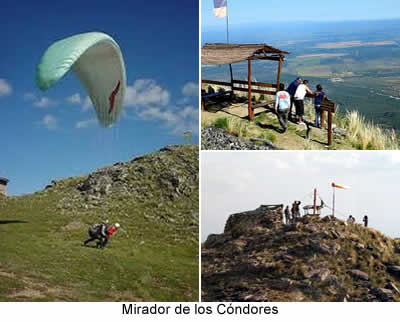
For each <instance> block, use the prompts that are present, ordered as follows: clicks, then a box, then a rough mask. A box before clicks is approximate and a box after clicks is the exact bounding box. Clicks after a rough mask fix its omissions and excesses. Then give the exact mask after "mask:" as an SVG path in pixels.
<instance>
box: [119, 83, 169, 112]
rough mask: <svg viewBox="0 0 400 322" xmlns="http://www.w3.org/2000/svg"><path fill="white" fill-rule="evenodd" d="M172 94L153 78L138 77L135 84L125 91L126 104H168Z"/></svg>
mask: <svg viewBox="0 0 400 322" xmlns="http://www.w3.org/2000/svg"><path fill="white" fill-rule="evenodd" d="M169 100H170V94H169V92H168V91H167V90H165V89H163V88H162V87H161V86H160V85H158V84H157V83H156V82H155V81H154V80H152V79H138V80H136V81H135V84H133V86H128V87H127V88H126V92H125V101H124V103H125V105H126V106H138V105H149V104H153V105H163V106H165V105H167V104H168V103H169Z"/></svg>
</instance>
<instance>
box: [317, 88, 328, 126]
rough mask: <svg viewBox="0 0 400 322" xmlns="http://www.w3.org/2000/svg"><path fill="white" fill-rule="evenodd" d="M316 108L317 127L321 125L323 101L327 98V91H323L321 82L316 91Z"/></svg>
mask: <svg viewBox="0 0 400 322" xmlns="http://www.w3.org/2000/svg"><path fill="white" fill-rule="evenodd" d="M314 96H315V100H314V108H315V127H320V124H319V119H320V115H321V102H322V100H323V99H325V97H326V95H325V92H323V91H322V86H321V85H320V84H318V85H317V91H316V92H315V93H314Z"/></svg>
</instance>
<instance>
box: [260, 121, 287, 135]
mask: <svg viewBox="0 0 400 322" xmlns="http://www.w3.org/2000/svg"><path fill="white" fill-rule="evenodd" d="M256 125H258V126H259V127H261V128H262V129H269V130H274V131H275V132H278V133H283V130H282V129H281V128H280V127H277V126H275V125H272V124H263V123H260V122H258V123H256Z"/></svg>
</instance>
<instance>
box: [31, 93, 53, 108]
mask: <svg viewBox="0 0 400 322" xmlns="http://www.w3.org/2000/svg"><path fill="white" fill-rule="evenodd" d="M33 105H35V106H37V107H40V108H47V107H50V106H55V105H57V102H56V101H54V100H52V99H51V98H48V97H45V96H43V97H41V98H40V99H39V100H36V101H35V102H34V103H33Z"/></svg>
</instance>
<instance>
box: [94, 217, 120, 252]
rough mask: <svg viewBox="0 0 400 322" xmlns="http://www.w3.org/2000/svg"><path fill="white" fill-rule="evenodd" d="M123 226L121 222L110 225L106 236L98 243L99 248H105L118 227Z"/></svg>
mask: <svg viewBox="0 0 400 322" xmlns="http://www.w3.org/2000/svg"><path fill="white" fill-rule="evenodd" d="M119 227H121V226H120V224H119V223H116V224H115V225H112V226H110V227H108V229H107V232H106V234H105V237H103V238H102V240H101V241H100V243H99V244H98V245H97V247H98V248H104V247H106V245H107V243H108V240H109V239H110V237H111V236H112V235H114V234H115V232H116V231H117V230H118V228H119Z"/></svg>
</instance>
